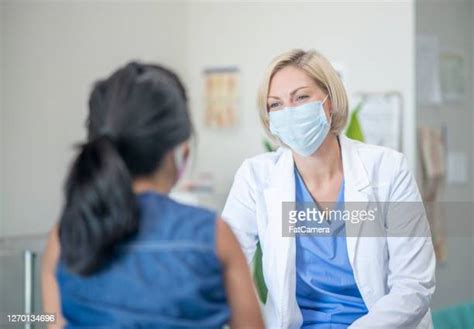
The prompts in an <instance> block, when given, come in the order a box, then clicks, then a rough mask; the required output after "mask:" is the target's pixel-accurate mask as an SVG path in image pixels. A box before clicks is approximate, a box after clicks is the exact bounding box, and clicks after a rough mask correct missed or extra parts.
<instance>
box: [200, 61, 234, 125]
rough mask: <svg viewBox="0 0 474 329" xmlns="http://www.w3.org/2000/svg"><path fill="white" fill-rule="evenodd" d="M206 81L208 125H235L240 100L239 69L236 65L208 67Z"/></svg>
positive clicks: (205, 95)
mask: <svg viewBox="0 0 474 329" xmlns="http://www.w3.org/2000/svg"><path fill="white" fill-rule="evenodd" d="M204 81H205V94H204V102H205V117H204V120H205V124H206V126H208V127H217V128H227V127H232V126H234V125H235V124H236V122H237V106H238V100H239V97H238V96H239V90H238V89H239V70H238V69H237V68H236V67H220V68H208V69H205V70H204Z"/></svg>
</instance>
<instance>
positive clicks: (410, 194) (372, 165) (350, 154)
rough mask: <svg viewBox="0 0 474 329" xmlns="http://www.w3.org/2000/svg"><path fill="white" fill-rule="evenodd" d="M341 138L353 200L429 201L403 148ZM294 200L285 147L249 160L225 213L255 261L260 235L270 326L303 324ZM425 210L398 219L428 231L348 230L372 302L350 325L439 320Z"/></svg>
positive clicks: (347, 193)
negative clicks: (289, 228)
mask: <svg viewBox="0 0 474 329" xmlns="http://www.w3.org/2000/svg"><path fill="white" fill-rule="evenodd" d="M340 144H341V151H342V152H341V153H342V163H343V170H344V182H345V189H344V200H345V201H357V202H359V201H360V202H369V201H402V202H404V201H415V202H419V201H421V198H420V193H419V191H418V188H417V184H416V181H415V179H414V177H413V175H412V174H411V172H410V170H409V168H408V166H407V161H406V159H405V157H404V155H403V154H401V153H399V152H396V151H393V150H390V149H388V148H385V147H380V146H374V145H368V144H364V143H360V142H357V141H354V140H351V139H348V138H347V137H344V136H341V137H340ZM294 200H295V178H294V162H293V157H292V153H291V151H290V150H288V149H286V148H282V147H281V148H279V149H278V150H277V151H276V152H269V153H264V154H261V155H258V156H255V157H253V158H250V159H247V160H245V161H244V162H243V163H242V165H241V167H240V168H239V170H238V171H237V173H236V174H235V178H234V183H233V185H232V188H231V191H230V193H229V196H228V199H227V202H226V204H225V207H224V210H223V213H222V217H223V218H224V220H225V221H226V222H227V223H228V224H229V225H230V227H231V228H232V230H233V232H234V234H235V235H236V237H237V239H238V240H239V242H240V244H241V247H242V249H243V251H244V253H245V256H246V257H247V260H248V262H249V263H250V262H251V261H252V258H253V255H254V253H255V249H256V244H257V241H260V244H261V247H262V252H263V257H262V263H263V275H264V278H265V283H266V285H267V288H268V297H267V302H266V304H265V307H264V313H265V323H266V326H267V328H299V327H300V326H301V324H302V315H301V312H300V310H299V307H298V305H297V302H296V296H295V289H296V288H295V287H296V275H295V270H296V267H295V240H294V238H288V237H283V235H282V233H283V232H282V210H281V204H282V202H283V201H294ZM421 212H422V214H421V216H420V214H418V216H407V217H406V218H397V221H405V223H410V225H412V226H413V225H415V226H416V227H417V229H419V230H427V231H426V232H427V234H426V235H425V237H361V236H357V234H356V235H351V236H348V237H346V241H347V252H348V256H349V261H350V264H351V266H352V269H353V273H354V278H355V280H356V283H357V286H358V288H359V290H360V293H361V295H362V298H363V300H364V302H365V304H366V306H367V308H368V313H367V314H366V315H365V316H363V317H361V318H359V319H358V320H356V321H355V322H354V323H353V324H352V325H351V326H350V328H364V329H370V328H401V329H410V328H432V321H431V312H430V300H431V296H432V294H433V292H434V289H435V278H434V273H435V256H434V251H433V244H432V240H431V235H430V233H429V225H428V222H427V219H426V215H425V213H424V210H423V209H422V211H421ZM392 224H393V225H395V223H387V224H386V225H387V227H388V228H390V225H392ZM347 225H348V224H347V223H346V226H347ZM396 225H404V223H403V222H397V223H396Z"/></svg>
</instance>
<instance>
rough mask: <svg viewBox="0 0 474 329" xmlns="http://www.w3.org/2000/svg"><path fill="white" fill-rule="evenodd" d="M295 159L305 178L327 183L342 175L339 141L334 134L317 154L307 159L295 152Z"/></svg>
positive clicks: (331, 134)
mask: <svg viewBox="0 0 474 329" xmlns="http://www.w3.org/2000/svg"><path fill="white" fill-rule="evenodd" d="M293 159H294V161H295V164H296V167H297V168H298V171H299V172H300V174H301V175H302V176H303V177H307V178H310V179H315V180H318V181H325V180H328V179H331V178H333V177H335V176H337V175H340V174H342V158H341V150H340V147H339V141H338V138H337V136H336V134H334V133H332V132H331V133H329V134H328V136H327V137H326V139H325V140H324V142H323V143H322V144H321V146H320V147H319V149H318V150H317V151H316V152H315V153H313V154H312V155H310V156H308V157H305V156H302V155H299V154H298V153H296V152H293Z"/></svg>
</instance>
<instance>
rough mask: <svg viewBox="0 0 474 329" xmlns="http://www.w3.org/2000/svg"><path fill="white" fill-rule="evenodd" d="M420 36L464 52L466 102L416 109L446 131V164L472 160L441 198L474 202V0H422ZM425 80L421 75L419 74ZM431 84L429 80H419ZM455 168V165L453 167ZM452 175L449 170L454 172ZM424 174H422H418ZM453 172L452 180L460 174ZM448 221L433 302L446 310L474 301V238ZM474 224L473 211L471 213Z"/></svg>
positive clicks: (420, 119)
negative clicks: (455, 156) (458, 157)
mask: <svg viewBox="0 0 474 329" xmlns="http://www.w3.org/2000/svg"><path fill="white" fill-rule="evenodd" d="M415 4H416V5H415V9H416V13H415V21H416V23H415V30H416V35H419V36H430V37H435V38H437V40H438V42H439V50H440V53H443V52H446V51H454V52H456V53H462V54H463V57H464V65H465V70H464V74H465V77H464V78H465V83H464V86H465V90H466V91H465V95H464V100H462V101H454V102H453V101H449V100H443V101H442V102H441V103H439V104H434V105H433V104H431V105H427V104H420V103H421V102H420V101H419V100H418V101H417V105H416V121H417V125H424V126H431V127H444V128H445V133H446V150H447V152H446V153H447V154H446V160H447V158H448V157H449V155H450V154H452V153H453V152H455V153H462V154H464V155H465V156H466V160H467V162H466V166H467V177H466V180H465V181H464V182H457V183H453V182H450V180H449V179H446V181H445V183H444V186H443V187H442V188H441V194H440V197H439V199H440V200H442V201H451V202H459V201H464V202H471V206H472V202H473V195H474V194H473V189H474V184H473V172H474V171H473V163H474V162H473V156H474V150H473V131H472V127H473V125H474V120H473V119H474V115H473V111H474V107H473V105H472V104H473V103H472V102H473V95H474V89H473V88H474V86H473V56H474V49H473V46H474V40H473V36H474V3H473V1H472V0H443V1H431V0H417V1H416V2H415ZM416 79H421V76H416ZM418 82H420V83H429V81H418ZM448 168H449V166H448ZM448 171H449V169H448ZM418 174H419V176H420V175H421V172H419V173H418ZM455 175H456V173H455V172H454V173H448V174H447V176H455ZM445 215H446V216H445V217H444V218H442V220H443V223H442V224H443V225H444V227H445V235H446V237H447V239H446V243H445V246H446V253H447V257H446V261H445V262H439V263H438V266H437V269H436V281H437V288H436V292H435V294H434V297H433V300H432V306H433V309H434V310H436V309H441V308H445V307H447V306H449V305H453V304H460V303H464V302H467V301H470V300H471V301H472V300H474V278H473V269H474V254H473V250H474V240H473V239H474V238H473V237H472V236H471V237H459V236H456V235H455V234H453V233H452V232H456V226H455V225H456V218H453V217H449V213H447V214H445ZM466 216H470V219H471V220H472V221H474V216H473V214H472V212H471V213H470V214H469V213H467V214H466Z"/></svg>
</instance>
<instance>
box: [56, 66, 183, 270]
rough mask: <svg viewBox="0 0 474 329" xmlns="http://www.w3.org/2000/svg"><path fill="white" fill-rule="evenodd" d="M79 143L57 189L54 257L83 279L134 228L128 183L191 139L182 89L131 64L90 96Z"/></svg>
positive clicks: (162, 73)
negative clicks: (60, 193) (60, 201)
mask: <svg viewBox="0 0 474 329" xmlns="http://www.w3.org/2000/svg"><path fill="white" fill-rule="evenodd" d="M87 131H88V138H87V141H86V142H85V143H84V144H82V145H80V146H79V151H78V155H77V157H76V159H75V161H74V162H73V164H72V167H71V169H70V172H69V174H68V177H67V179H66V183H65V191H64V192H65V204H64V209H63V212H62V215H61V218H60V223H59V239H60V245H61V259H62V261H64V263H65V265H66V266H67V268H68V269H69V270H70V271H72V272H74V273H77V274H80V275H84V276H86V275H90V274H92V273H94V272H96V271H98V270H99V269H100V268H101V267H102V266H104V265H105V264H106V263H107V262H108V261H109V260H111V259H113V257H112V256H113V254H114V250H115V248H114V247H115V246H116V245H117V244H118V243H120V242H123V241H125V240H127V239H128V238H131V237H132V236H133V235H134V234H135V233H136V232H137V229H138V225H139V223H138V218H139V214H138V208H137V204H136V196H135V195H134V193H133V189H132V180H133V179H134V178H136V177H147V176H149V175H151V174H152V173H154V172H155V171H156V170H157V169H158V168H159V166H160V164H161V162H162V159H163V157H164V155H165V154H166V153H167V152H168V151H169V150H171V149H173V148H174V147H176V146H177V145H179V144H180V143H182V142H184V141H186V140H188V139H189V138H190V136H191V132H192V125H191V120H190V117H189V112H188V108H187V99H186V92H185V89H184V87H183V85H182V83H181V82H180V80H179V78H178V77H177V76H176V75H175V74H174V73H173V72H172V71H170V70H168V69H166V68H164V67H162V66H159V65H150V64H143V63H137V62H131V63H129V64H127V65H125V66H124V67H121V68H120V69H118V70H117V71H115V72H114V73H113V74H112V75H111V76H110V77H108V78H107V79H105V80H101V81H98V82H97V83H96V84H95V86H94V88H93V90H92V92H91V95H90V99H89V116H88V119H87Z"/></svg>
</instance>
